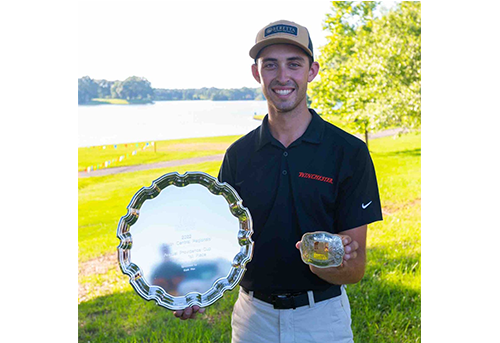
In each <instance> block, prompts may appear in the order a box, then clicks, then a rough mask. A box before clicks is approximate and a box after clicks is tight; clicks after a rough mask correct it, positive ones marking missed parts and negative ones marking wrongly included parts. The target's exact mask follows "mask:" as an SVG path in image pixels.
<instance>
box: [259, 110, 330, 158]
mask: <svg viewBox="0 0 500 343" xmlns="http://www.w3.org/2000/svg"><path fill="white" fill-rule="evenodd" d="M309 112H310V113H311V115H312V119H311V122H310V123H309V126H308V127H307V129H306V132H304V134H303V135H302V136H301V137H300V138H299V139H297V141H295V142H294V143H296V144H298V143H299V142H300V141H306V142H309V143H313V144H319V143H321V140H322V139H323V132H324V127H325V121H324V120H323V119H321V117H320V116H319V115H318V114H317V113H316V111H314V110H313V109H309ZM268 116H269V114H267V115H266V116H265V117H264V120H263V121H262V124H261V126H260V128H259V134H258V135H257V144H256V150H259V149H261V148H262V147H263V146H265V145H266V144H268V143H272V142H273V141H274V140H275V138H274V137H273V135H272V134H271V130H269V120H268ZM292 145H295V144H292Z"/></svg>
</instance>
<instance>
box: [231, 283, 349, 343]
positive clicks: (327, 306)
mask: <svg viewBox="0 0 500 343" xmlns="http://www.w3.org/2000/svg"><path fill="white" fill-rule="evenodd" d="M311 295H312V292H309V305H305V306H301V307H298V308H296V309H295V310H294V309H289V310H276V309H274V308H273V305H271V304H268V303H266V302H263V301H261V300H259V299H256V298H254V297H253V295H252V294H246V293H245V292H243V291H242V290H240V293H239V296H238V300H237V301H236V303H235V304H234V309H233V316H232V320H231V325H232V328H233V331H232V343H294V342H296V343H306V342H311V343H313V342H314V343H316V342H321V343H324V342H335V343H352V342H354V341H353V338H352V330H351V309H350V306H349V299H348V298H347V294H346V293H345V287H344V286H343V287H342V294H341V295H340V296H338V297H335V298H331V299H328V300H324V301H321V302H319V303H314V300H313V298H312V296H311Z"/></svg>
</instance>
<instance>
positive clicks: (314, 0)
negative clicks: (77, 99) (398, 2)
mask: <svg viewBox="0 0 500 343" xmlns="http://www.w3.org/2000/svg"><path fill="white" fill-rule="evenodd" d="M388 3H393V2H388ZM330 4H331V1H327V0H308V1H304V0H302V1H281V0H267V1H260V0H253V1H247V0H241V1H238V0H233V1H188V0H185V1H165V0H164V1H119V0H99V1H89V0H85V1H83V0H81V1H79V3H78V77H83V76H89V77H91V78H93V79H106V80H109V81H114V80H124V79H126V78H127V77H129V76H141V77H145V78H146V79H148V80H149V81H150V82H151V86H152V87H153V88H169V89H173V88H179V89H182V88H202V87H217V88H241V87H251V88H255V87H258V86H259V85H258V84H257V82H256V81H255V80H254V79H253V77H252V75H251V71H250V66H251V64H252V63H253V60H252V59H251V58H250V57H249V55H248V51H249V50H250V48H251V47H252V46H253V44H254V42H255V36H256V35H257V32H258V31H259V30H260V29H261V28H263V27H264V26H266V25H267V24H269V23H271V22H274V21H277V20H281V19H286V20H290V21H293V22H296V23H298V24H300V25H302V26H305V27H307V28H308V30H309V33H310V36H311V39H312V41H313V45H314V48H315V55H316V56H318V52H319V50H318V47H319V46H322V45H325V44H326V42H327V40H326V35H327V32H326V31H324V30H323V23H324V20H325V18H326V13H329V12H331V10H330V8H331V6H330Z"/></svg>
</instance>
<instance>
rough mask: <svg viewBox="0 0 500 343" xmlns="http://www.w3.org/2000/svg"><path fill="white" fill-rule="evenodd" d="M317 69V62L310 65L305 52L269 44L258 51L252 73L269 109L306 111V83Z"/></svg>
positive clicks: (292, 47) (294, 47) (314, 74)
mask: <svg viewBox="0 0 500 343" xmlns="http://www.w3.org/2000/svg"><path fill="white" fill-rule="evenodd" d="M318 71H319V64H318V63H317V62H313V63H312V65H309V58H308V56H307V55H306V53H305V52H304V51H303V50H302V49H300V48H299V47H296V46H295V45H290V44H275V45H270V46H268V47H266V48H264V49H262V51H261V52H260V54H259V59H258V60H257V64H256V65H253V66H252V74H253V76H254V78H255V80H257V82H259V83H260V84H261V86H262V91H263V93H264V95H265V96H266V99H267V103H268V105H269V110H270V111H271V110H273V109H274V110H275V111H276V112H291V111H293V110H295V109H296V108H303V109H306V110H307V102H306V92H307V84H308V82H311V81H312V80H313V79H314V78H315V77H316V75H317V74H318Z"/></svg>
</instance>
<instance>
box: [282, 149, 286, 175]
mask: <svg viewBox="0 0 500 343" xmlns="http://www.w3.org/2000/svg"><path fill="white" fill-rule="evenodd" d="M283 156H284V157H287V156H288V151H284V152H283ZM283 162H284V163H283V165H284V167H285V168H284V169H283V171H282V172H281V173H282V174H283V175H285V176H286V175H287V174H288V171H287V169H288V167H287V166H288V163H287V162H286V161H285V160H283Z"/></svg>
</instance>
